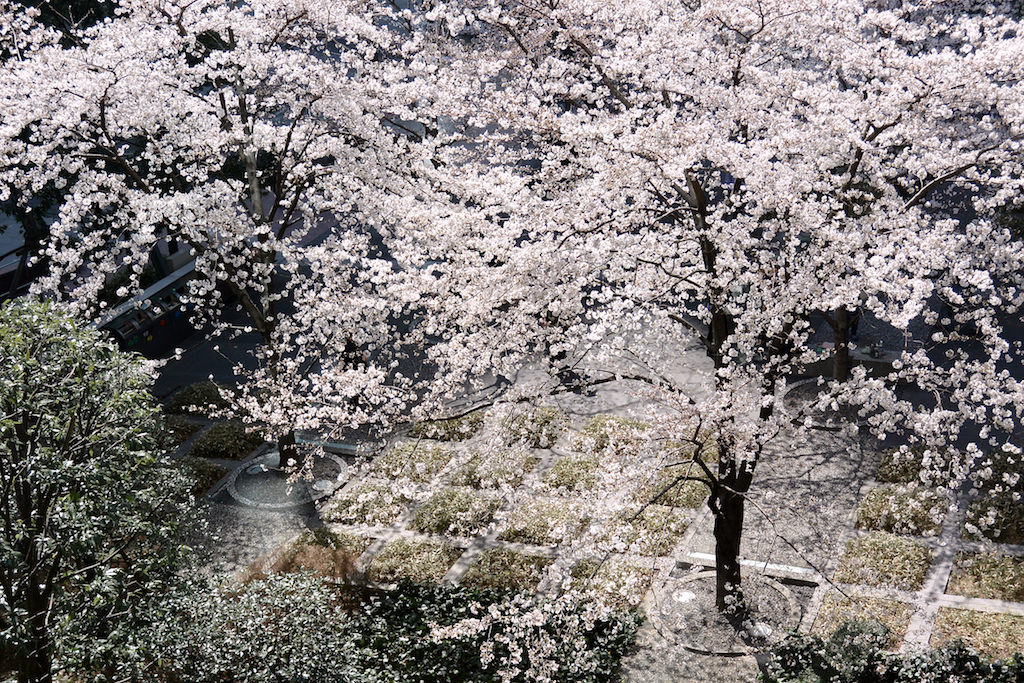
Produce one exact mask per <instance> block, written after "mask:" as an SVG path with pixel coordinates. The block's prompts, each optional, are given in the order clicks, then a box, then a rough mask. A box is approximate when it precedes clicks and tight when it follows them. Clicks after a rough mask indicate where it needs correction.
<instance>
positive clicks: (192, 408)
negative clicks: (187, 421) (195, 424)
mask: <svg viewBox="0 0 1024 683" xmlns="http://www.w3.org/2000/svg"><path fill="white" fill-rule="evenodd" d="M221 389H222V387H221V386H220V385H219V384H215V383H214V382H210V381H204V382H196V383H195V384H189V385H188V386H187V387H184V388H182V389H180V390H179V391H178V392H177V393H175V394H174V395H173V396H171V399H170V400H169V401H168V402H167V407H166V408H165V411H166V412H167V413H169V414H171V415H185V414H189V415H205V416H209V415H210V414H211V413H215V412H216V411H219V410H223V409H225V408H227V407H228V406H229V405H230V403H229V402H228V400H227V399H225V398H224V397H223V396H222V395H221Z"/></svg>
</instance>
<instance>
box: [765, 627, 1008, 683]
mask: <svg viewBox="0 0 1024 683" xmlns="http://www.w3.org/2000/svg"><path fill="white" fill-rule="evenodd" d="M887 638H888V629H886V628H885V627H884V626H882V625H881V624H878V623H877V622H869V621H856V622H847V623H846V624H844V625H843V626H840V628H839V629H838V630H837V631H836V632H835V634H834V635H833V636H832V637H831V638H829V639H827V640H825V639H822V638H820V637H818V636H804V635H791V636H789V637H788V638H786V640H785V641H783V643H782V644H780V645H779V646H778V647H777V648H776V649H775V651H774V652H773V653H772V658H771V661H770V662H769V663H768V667H767V670H766V671H765V672H764V673H762V674H761V677H760V680H761V681H763V682H764V683H947V682H948V681H957V683H1024V657H1022V656H1021V655H1019V654H1018V655H1016V656H1014V657H1013V658H1012V659H1009V660H1004V661H996V662H986V661H985V660H983V659H982V658H981V657H979V656H978V653H977V652H975V651H974V650H972V649H971V648H969V647H967V646H965V645H963V644H962V643H959V642H954V643H949V644H948V645H945V646H943V647H941V648H938V649H936V650H932V651H929V652H923V653H915V654H906V655H901V654H892V653H888V652H885V651H884V650H883V648H884V647H885V643H886V640H887Z"/></svg>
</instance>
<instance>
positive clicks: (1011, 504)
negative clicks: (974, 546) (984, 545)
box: [964, 491, 1024, 545]
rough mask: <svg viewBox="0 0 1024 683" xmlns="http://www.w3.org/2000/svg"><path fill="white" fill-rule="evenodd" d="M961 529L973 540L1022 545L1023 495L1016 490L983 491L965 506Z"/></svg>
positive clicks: (1023, 535) (1023, 542)
mask: <svg viewBox="0 0 1024 683" xmlns="http://www.w3.org/2000/svg"><path fill="white" fill-rule="evenodd" d="M964 533H965V535H966V536H967V537H968V538H973V539H976V540H982V539H988V540H990V541H996V542H997V543H1010V544H1013V545H1024V499H1022V498H1021V496H1020V494H1019V493H1018V492H1017V491H1002V492H1001V493H991V494H988V495H985V494H982V495H981V496H979V497H978V498H975V499H974V500H972V501H971V504H970V505H969V506H968V507H967V514H966V519H965V522H964Z"/></svg>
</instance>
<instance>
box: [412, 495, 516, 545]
mask: <svg viewBox="0 0 1024 683" xmlns="http://www.w3.org/2000/svg"><path fill="white" fill-rule="evenodd" d="M501 505H502V502H501V501H500V500H498V499H495V498H487V497H485V496H482V495H480V494H479V493H475V492H472V491H466V490H459V489H444V490H442V491H439V492H437V493H435V494H434V495H433V497H431V499H430V500H428V501H427V502H426V503H424V504H423V505H422V506H421V507H420V508H419V509H418V510H417V511H416V516H415V518H414V519H413V520H412V524H411V525H410V528H412V529H413V530H415V531H421V532H423V533H425V534H447V535H450V536H476V535H478V534H480V533H482V531H483V530H484V529H485V528H486V527H487V525H488V524H489V523H490V521H491V520H492V519H494V513H495V512H497V511H498V509H499V508H501Z"/></svg>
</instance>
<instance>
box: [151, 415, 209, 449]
mask: <svg viewBox="0 0 1024 683" xmlns="http://www.w3.org/2000/svg"><path fill="white" fill-rule="evenodd" d="M160 426H161V431H160V446H161V448H163V449H164V450H166V451H173V450H175V449H176V448H177V447H178V446H180V445H181V444H183V443H185V442H186V441H188V439H189V438H190V437H191V436H192V435H193V434H195V433H196V432H198V431H199V430H200V429H202V428H203V426H202V425H200V424H196V423H195V422H192V421H191V420H189V419H188V418H186V417H183V416H181V415H164V416H163V419H162V420H161V421H160Z"/></svg>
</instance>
